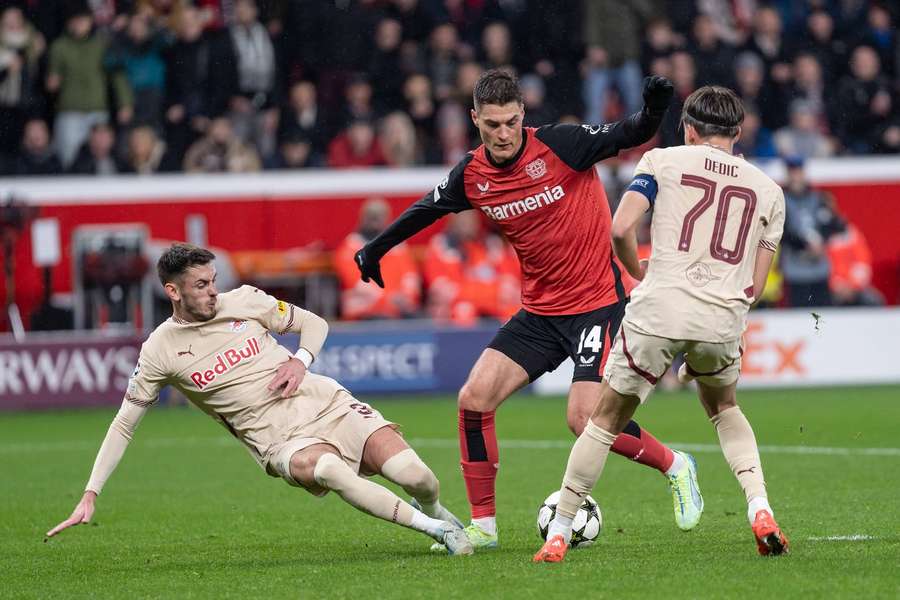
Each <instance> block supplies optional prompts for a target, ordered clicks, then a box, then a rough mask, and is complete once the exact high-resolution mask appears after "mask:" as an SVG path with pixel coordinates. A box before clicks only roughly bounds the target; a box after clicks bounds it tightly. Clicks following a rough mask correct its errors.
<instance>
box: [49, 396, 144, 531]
mask: <svg viewBox="0 0 900 600" xmlns="http://www.w3.org/2000/svg"><path fill="white" fill-rule="evenodd" d="M148 405H149V404H148ZM146 412H147V406H138V405H137V404H134V403H133V402H132V401H130V400H128V399H127V398H126V399H125V400H124V401H123V402H122V407H121V408H120V409H119V412H118V413H117V414H116V417H115V418H114V419H113V421H112V423H111V424H110V426H109V430H108V431H107V432H106V438H104V440H103V444H102V445H101V446H100V451H99V452H98V453H97V459H96V460H95V461H94V468H93V469H92V470H91V477H90V479H89V480H88V484H87V486H86V489H85V491H84V495H83V496H82V497H81V500H80V501H79V502H78V505H77V506H75V510H74V511H72V514H71V515H70V516H69V518H68V519H66V520H64V521H62V522H61V523H59V524H58V525H57V526H56V527H54V528H53V529H51V530H50V531H48V532H47V537H48V538H50V537H53V536H54V535H56V534H58V533H59V532H61V531H64V530H66V529H68V528H69V527H72V526H73V525H80V524H82V523H87V522H89V521H90V520H91V517H92V516H93V515H94V501H95V499H96V498H97V496H98V495H99V494H100V492H101V491H102V490H103V485H104V484H105V483H106V480H107V479H109V476H110V475H112V472H113V471H114V470H115V468H116V466H118V464H119V461H120V460H121V459H122V455H123V454H125V449H126V448H127V447H128V443H129V442H130V441H131V438H132V436H133V435H134V430H135V428H137V425H138V423H140V421H141V419H142V418H143V416H144V413H146Z"/></svg>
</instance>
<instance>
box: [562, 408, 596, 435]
mask: <svg viewBox="0 0 900 600" xmlns="http://www.w3.org/2000/svg"><path fill="white" fill-rule="evenodd" d="M590 417H591V414H590V413H589V412H571V413H569V414H568V415H566V423H567V425H568V426H569V431H571V432H572V433H573V434H575V435H576V436H578V435H581V432H582V431H584V426H585V425H586V424H587V420H588V419H589V418H590Z"/></svg>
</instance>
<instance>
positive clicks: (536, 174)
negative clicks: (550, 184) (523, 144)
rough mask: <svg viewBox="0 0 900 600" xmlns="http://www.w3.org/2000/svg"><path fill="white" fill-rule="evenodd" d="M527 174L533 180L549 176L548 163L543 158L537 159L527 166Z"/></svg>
mask: <svg viewBox="0 0 900 600" xmlns="http://www.w3.org/2000/svg"><path fill="white" fill-rule="evenodd" d="M525 172H526V173H527V174H528V176H529V177H531V178H532V179H540V178H541V177H543V176H544V175H546V174H547V163H545V162H544V159H542V158H536V159H534V160H533V161H531V162H530V163H528V164H527V165H525Z"/></svg>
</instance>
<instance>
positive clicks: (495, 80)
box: [472, 69, 522, 110]
mask: <svg viewBox="0 0 900 600" xmlns="http://www.w3.org/2000/svg"><path fill="white" fill-rule="evenodd" d="M472 100H473V101H474V102H475V109H476V110H477V109H478V108H480V107H482V106H484V105H485V104H497V105H501V106H502V105H503V104H509V103H510V102H516V103H518V104H522V91H521V90H520V89H519V80H518V79H516V76H515V75H513V74H512V73H510V72H508V71H504V70H503V69H491V70H489V71H485V72H484V73H482V74H481V77H479V78H478V81H476V82H475V89H474V91H473V92H472Z"/></svg>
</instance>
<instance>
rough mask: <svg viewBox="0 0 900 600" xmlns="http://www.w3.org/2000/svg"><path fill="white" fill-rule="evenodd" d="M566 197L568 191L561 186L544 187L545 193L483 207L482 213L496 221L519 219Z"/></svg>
mask: <svg viewBox="0 0 900 600" xmlns="http://www.w3.org/2000/svg"><path fill="white" fill-rule="evenodd" d="M565 195H566V191H565V190H564V189H563V187H562V186H561V185H557V186H554V187H552V188H551V187H550V186H544V191H543V192H540V193H537V194H534V195H533V196H528V197H527V198H523V199H521V200H514V201H512V202H507V203H506V204H498V205H497V206H482V207H480V208H481V210H482V212H484V214H486V215H487V216H489V217H490V218H492V219H493V220H495V221H502V220H503V219H508V218H510V217H518V216H519V215H524V214H525V213H527V212H531V211H533V210H537V209H539V208H541V207H544V206H550V205H551V204H553V203H554V202H556V201H557V200H559V199H560V198H562V197H563V196H565Z"/></svg>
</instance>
